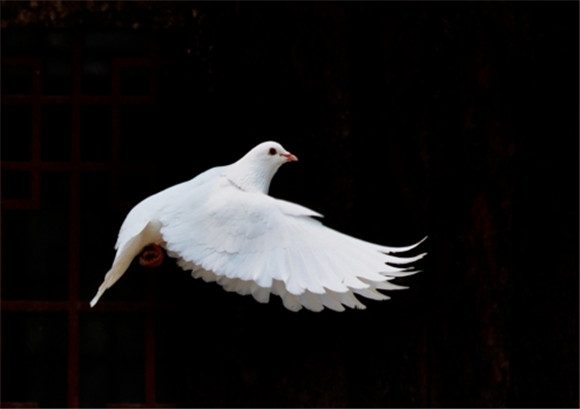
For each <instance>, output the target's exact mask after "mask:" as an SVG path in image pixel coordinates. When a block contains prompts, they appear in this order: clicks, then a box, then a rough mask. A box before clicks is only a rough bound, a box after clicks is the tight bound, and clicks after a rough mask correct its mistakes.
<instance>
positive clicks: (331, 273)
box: [160, 178, 423, 311]
mask: <svg viewBox="0 0 580 409" xmlns="http://www.w3.org/2000/svg"><path fill="white" fill-rule="evenodd" d="M196 193H197V194H196V196H195V197H194V196H192V197H191V198H186V200H180V201H179V203H176V204H175V205H174V206H169V207H168V208H167V209H166V211H165V212H163V213H164V214H163V215H162V217H161V219H160V221H161V224H162V227H161V234H162V236H163V239H164V241H165V242H166V246H167V250H168V251H169V253H170V255H173V256H175V257H177V258H178V259H180V260H179V264H180V265H181V266H182V267H183V268H184V269H191V270H192V271H193V275H194V277H201V278H203V279H205V280H206V281H217V282H218V283H219V284H221V285H223V286H224V288H225V289H226V290H229V291H236V292H238V293H240V294H252V295H253V296H254V298H256V299H257V300H258V301H261V302H267V301H268V299H269V295H270V293H273V294H275V295H279V296H280V297H282V300H283V302H284V305H285V306H286V307H287V308H288V309H291V310H298V309H300V308H301V306H305V307H306V308H308V309H311V310H315V311H319V310H321V309H323V307H324V306H326V307H328V308H331V309H334V310H343V309H344V307H343V305H346V306H348V307H353V308H354V307H358V308H364V305H363V304H361V303H360V301H358V299H357V298H356V297H355V294H359V295H362V296H364V297H367V298H372V299H386V298H388V297H387V296H385V295H384V294H382V293H380V292H378V291H377V289H382V290H392V289H400V288H404V287H400V286H398V285H395V284H393V283H391V282H390V280H392V279H393V278H394V277H399V276H405V275H409V274H413V273H414V272H415V271H412V270H410V269H408V268H406V267H402V266H401V264H408V263H411V262H413V261H416V260H418V259H419V258H421V257H422V256H423V254H421V255H419V256H415V257H407V258H405V257H400V256H397V255H396V254H395V253H396V252H399V251H406V250H409V249H411V248H412V247H414V246H410V247H407V248H398V249H397V248H390V247H385V246H380V245H377V244H372V243H369V242H366V241H363V240H359V239H356V238H354V237H351V236H348V235H346V234H342V233H340V232H337V231H336V230H332V229H330V228H328V227H326V226H324V225H323V224H322V223H320V221H318V220H316V219H314V218H313V217H317V216H318V217H320V216H321V215H320V214H318V213H316V212H314V211H312V210H310V209H307V208H305V207H303V206H300V205H297V204H293V203H290V202H287V201H283V200H278V199H274V198H272V197H270V196H267V195H264V194H262V193H248V192H244V191H241V190H239V189H238V188H236V187H235V186H234V185H231V184H230V182H229V181H228V180H227V179H225V178H220V180H218V181H217V182H216V184H214V185H213V187H212V191H211V192H205V193H208V195H207V196H205V197H206V198H207V200H206V201H204V202H203V203H200V201H199V196H198V195H199V193H200V192H199V191H198V192H196ZM182 199H183V198H182ZM188 203H195V206H188ZM393 264H398V265H393Z"/></svg>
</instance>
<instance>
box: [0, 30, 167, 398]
mask: <svg viewBox="0 0 580 409" xmlns="http://www.w3.org/2000/svg"><path fill="white" fill-rule="evenodd" d="M2 47H3V51H2V52H3V58H2V148H3V149H2V162H1V170H2V302H1V307H2V375H3V376H2V397H1V398H2V406H3V407H9V406H15V407H28V406H29V407H38V406H65V405H66V406H69V407H79V406H103V405H109V406H117V407H118V406H130V407H140V406H145V407H161V406H171V405H168V404H167V402H168V401H170V399H171V398H170V397H169V396H168V393H164V392H163V388H162V387H160V386H159V385H158V382H157V381H156V375H157V372H158V369H157V366H158V365H157V362H156V330H155V329H156V325H157V324H156V323H157V317H158V314H159V311H163V310H164V308H166V307H167V306H164V305H160V304H157V303H155V302H154V297H153V287H154V281H153V280H154V279H153V276H152V274H149V277H148V278H147V280H141V282H143V281H145V282H146V284H143V285H144V286H146V288H143V292H142V293H144V294H146V295H145V298H144V299H136V300H135V299H132V297H133V295H131V294H121V295H120V298H119V300H118V301H107V300H103V301H102V302H101V303H100V304H99V305H98V306H97V307H96V308H95V309H90V308H89V305H88V300H89V299H90V297H91V296H92V293H93V292H94V291H95V290H96V287H97V285H98V284H99V282H100V280H101V279H102V276H103V274H104V272H105V271H106V268H107V264H108V263H110V262H111V260H112V255H113V252H112V249H111V248H110V247H111V245H112V242H113V240H114V235H115V232H114V230H115V229H116V228H118V225H119V223H120V221H121V220H122V217H123V215H124V214H125V213H126V211H127V210H128V209H129V208H130V206H131V205H132V204H134V203H135V199H136V198H137V197H136V196H137V195H134V196H135V197H134V196H131V186H135V185H136V184H137V185H138V184H139V183H141V184H149V185H148V186H150V185H151V180H152V177H153V174H154V169H152V168H151V165H150V164H149V163H148V162H146V161H142V160H140V156H139V151H137V152H135V150H134V149H132V148H131V147H130V144H131V143H132V142H134V141H135V138H138V137H139V136H138V135H139V132H142V131H146V129H145V128H146V127H147V120H146V118H147V117H150V116H151V113H152V112H153V109H154V107H155V103H156V101H157V99H156V98H157V89H158V81H159V78H158V70H159V67H160V66H161V65H163V64H166V63H167V60H162V59H161V58H160V57H159V53H158V41H157V39H156V38H155V37H153V36H150V35H148V34H146V33H141V34H135V33H134V32H126V33H125V32H118V33H116V34H115V35H114V36H111V35H103V33H99V32H90V31H87V32H84V33H82V34H80V33H73V32H67V31H57V30H47V31H42V32H36V33H32V34H31V32H30V31H26V32H20V31H10V30H5V31H3V44H2ZM132 138H133V139H132ZM137 142H138V141H137ZM134 189H135V191H137V190H141V192H142V190H143V189H142V186H137V188H134ZM126 192H129V193H128V194H127V193H126ZM99 209H106V211H104V213H106V214H108V215H116V219H115V220H111V221H110V222H107V221H104V220H103V218H102V214H101V215H99ZM99 254H100V255H103V257H97V256H98V255H99ZM95 259H97V260H95ZM101 259H102V260H101ZM137 288H138V289H139V284H137ZM121 293H122V291H121ZM133 298H134V297H133ZM110 299H114V297H111V298H110ZM104 327H114V328H116V329H117V330H118V331H121V332H123V331H124V332H125V333H124V337H126V339H127V340H128V342H131V348H130V350H129V349H123V348H127V347H115V342H114V340H112V339H111V337H108V336H107V335H106V334H105V332H104V331H103V328H104ZM110 353H113V354H117V355H119V357H121V359H119V362H118V366H117V367H116V368H115V369H112V368H110V367H109V368H108V369H107V368H106V366H107V365H104V364H103V357H104V356H105V355H106V354H110ZM103 367H105V368H103ZM125 378H131V385H133V384H136V383H138V384H139V386H138V387H135V386H131V385H125V387H123V384H122V382H123V379H125ZM136 379H137V380H138V379H141V380H142V381H140V382H137V381H136ZM115 383H116V384H119V385H117V389H118V390H116V391H115V390H114V391H113V392H111V393H108V392H107V390H111V389H115V388H110V387H109V388H107V385H111V384H115ZM164 403H165V404H164Z"/></svg>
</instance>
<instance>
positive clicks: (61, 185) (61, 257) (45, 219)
mask: <svg viewBox="0 0 580 409" xmlns="http://www.w3.org/2000/svg"><path fill="white" fill-rule="evenodd" d="M68 200H69V178H68V175H67V174H64V173H44V174H43V175H42V179H41V203H42V208H41V209H40V210H27V211H24V210H4V211H3V212H2V237H3V238H4V240H2V286H1V289H2V298H3V299H8V300H14V299H16V300H64V299H66V297H67V295H68V259H69V245H68V237H69V236H68V234H69V229H68V223H69V217H68ZM7 238H9V239H7Z"/></svg>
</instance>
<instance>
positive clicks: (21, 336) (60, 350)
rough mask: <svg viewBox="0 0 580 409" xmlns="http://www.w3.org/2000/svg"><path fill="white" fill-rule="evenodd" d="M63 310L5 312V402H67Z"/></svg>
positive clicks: (50, 404)
mask: <svg viewBox="0 0 580 409" xmlns="http://www.w3.org/2000/svg"><path fill="white" fill-rule="evenodd" d="M66 324H67V320H66V315H65V314H63V313H46V312H43V313H33V312H5V311H3V312H2V374H3V376H2V401H7V402H10V401H11V402H37V403H38V404H39V407H59V408H64V407H66V404H67V396H66V388H67V366H66V365H67V353H66V348H67V345H68V343H67V326H66Z"/></svg>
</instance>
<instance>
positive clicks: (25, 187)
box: [1, 170, 31, 200]
mask: <svg viewBox="0 0 580 409" xmlns="http://www.w3.org/2000/svg"><path fill="white" fill-rule="evenodd" d="M1 175H2V200H11V199H12V200H14V199H30V193H31V185H30V181H31V176H30V172H27V171H19V170H3V171H2V174H1Z"/></svg>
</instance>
